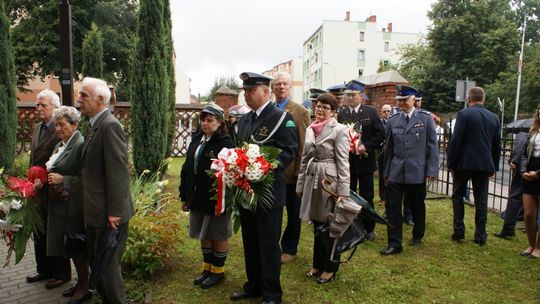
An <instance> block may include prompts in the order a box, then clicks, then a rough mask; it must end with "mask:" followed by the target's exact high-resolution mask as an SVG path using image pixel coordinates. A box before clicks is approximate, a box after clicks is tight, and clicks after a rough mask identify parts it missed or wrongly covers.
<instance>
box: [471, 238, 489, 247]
mask: <svg viewBox="0 0 540 304" xmlns="http://www.w3.org/2000/svg"><path fill="white" fill-rule="evenodd" d="M473 242H474V243H475V244H477V245H478V246H480V247H482V246H484V245H485V244H486V241H480V240H473Z"/></svg>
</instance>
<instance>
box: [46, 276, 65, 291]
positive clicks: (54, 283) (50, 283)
mask: <svg viewBox="0 0 540 304" xmlns="http://www.w3.org/2000/svg"><path fill="white" fill-rule="evenodd" d="M69 281H71V278H68V279H59V280H57V279H50V280H48V281H47V283H45V288H47V289H53V288H57V287H60V286H62V285H64V284H66V283H67V282H69Z"/></svg>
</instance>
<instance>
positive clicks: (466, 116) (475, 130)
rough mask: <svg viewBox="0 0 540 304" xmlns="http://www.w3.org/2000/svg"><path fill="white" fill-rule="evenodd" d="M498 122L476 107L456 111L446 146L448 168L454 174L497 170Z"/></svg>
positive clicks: (498, 152) (499, 147)
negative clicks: (454, 122)
mask: <svg viewBox="0 0 540 304" xmlns="http://www.w3.org/2000/svg"><path fill="white" fill-rule="evenodd" d="M500 156H501V123H500V121H499V118H498V117H497V115H495V114H493V113H492V112H490V111H488V110H487V109H486V108H485V107H484V106H483V105H481V104H475V105H473V106H470V107H469V108H467V109H463V110H461V111H459V112H458V114H457V116H456V125H455V127H454V132H453V134H452V138H451V139H450V143H449V144H448V152H447V157H448V168H449V169H451V170H456V171H477V172H487V173H494V172H495V171H499V158H500Z"/></svg>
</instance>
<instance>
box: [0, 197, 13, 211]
mask: <svg viewBox="0 0 540 304" xmlns="http://www.w3.org/2000/svg"><path fill="white" fill-rule="evenodd" d="M0 210H2V212H4V213H8V212H9V210H11V203H10V202H9V201H8V200H2V201H0Z"/></svg>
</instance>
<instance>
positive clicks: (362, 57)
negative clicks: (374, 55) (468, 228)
mask: <svg viewBox="0 0 540 304" xmlns="http://www.w3.org/2000/svg"><path fill="white" fill-rule="evenodd" d="M364 60H366V52H365V51H364V50H358V61H364Z"/></svg>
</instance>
